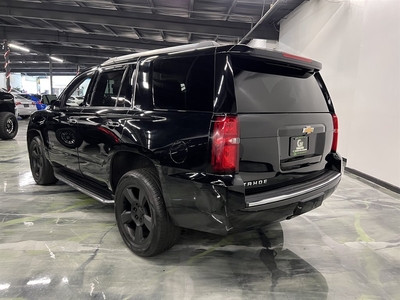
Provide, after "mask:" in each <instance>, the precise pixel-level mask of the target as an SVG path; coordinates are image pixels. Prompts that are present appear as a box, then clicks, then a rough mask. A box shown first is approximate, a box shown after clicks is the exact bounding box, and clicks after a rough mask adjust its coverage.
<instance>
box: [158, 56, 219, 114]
mask: <svg viewBox="0 0 400 300" xmlns="http://www.w3.org/2000/svg"><path fill="white" fill-rule="evenodd" d="M152 84H153V96H154V107H155V108H164V109H181V110H197V111H210V112H211V111H212V110H213V89H214V57H213V56H212V55H204V56H195V57H181V58H169V59H158V60H156V61H155V62H154V66H153V76H152Z"/></svg>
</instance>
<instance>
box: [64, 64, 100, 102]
mask: <svg viewBox="0 0 400 300" xmlns="http://www.w3.org/2000/svg"><path fill="white" fill-rule="evenodd" d="M97 74H98V72H97V70H95V69H92V70H89V71H86V72H83V73H81V74H79V75H77V76H76V77H75V78H74V79H73V80H72V81H71V82H70V83H69V84H68V86H67V87H66V88H65V90H64V91H63V93H62V98H61V99H62V101H61V103H60V107H66V108H72V107H74V106H69V105H67V101H68V99H69V97H70V96H71V94H72V92H74V91H75V90H76V88H77V87H78V86H79V85H80V84H82V82H83V81H85V80H86V78H90V83H89V85H88V89H87V91H86V94H85V98H84V100H83V102H82V103H83V105H82V106H86V102H87V99H91V97H92V91H93V85H94V82H95V81H96V77H97ZM83 78H84V79H83ZM82 79H83V80H82Z"/></svg>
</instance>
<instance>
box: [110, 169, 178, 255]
mask: <svg viewBox="0 0 400 300" xmlns="http://www.w3.org/2000/svg"><path fill="white" fill-rule="evenodd" d="M115 216H116V219H117V225H118V229H119V232H120V234H121V236H122V239H123V240H124V242H125V244H126V245H127V246H128V248H129V249H130V250H131V251H132V252H134V253H135V254H137V255H139V256H144V257H149V256H154V255H157V254H159V253H161V252H164V251H166V250H168V249H169V248H171V247H172V246H173V245H174V244H175V242H176V240H177V237H179V235H180V228H179V227H177V226H175V225H174V224H173V223H172V221H171V219H170V217H169V215H168V213H167V210H166V208H165V204H164V199H163V195H162V192H161V188H160V183H159V180H158V177H157V174H156V173H155V172H154V171H152V170H151V169H139V170H134V171H129V172H128V173H126V174H125V175H124V176H122V178H121V179H120V181H119V183H118V186H117V190H116V193H115Z"/></svg>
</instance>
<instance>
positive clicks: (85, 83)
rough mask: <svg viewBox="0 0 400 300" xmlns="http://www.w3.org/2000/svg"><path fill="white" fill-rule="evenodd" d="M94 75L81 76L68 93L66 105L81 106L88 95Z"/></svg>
mask: <svg viewBox="0 0 400 300" xmlns="http://www.w3.org/2000/svg"><path fill="white" fill-rule="evenodd" d="M91 81H92V76H91V75H87V76H82V77H81V78H79V79H78V80H77V81H76V83H75V85H74V86H72V87H71V89H70V91H69V92H67V93H68V94H67V95H66V96H67V97H66V99H67V100H66V102H65V105H66V106H81V105H82V103H83V101H84V100H85V98H86V97H88V89H89V85H90V82H91Z"/></svg>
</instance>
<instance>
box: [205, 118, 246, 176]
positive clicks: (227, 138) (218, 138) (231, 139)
mask: <svg viewBox="0 0 400 300" xmlns="http://www.w3.org/2000/svg"><path fill="white" fill-rule="evenodd" d="M239 144H240V137H239V120H238V118H237V117H236V116H217V117H216V118H215V119H214V128H213V132H212V148H211V166H212V169H213V171H214V172H217V173H232V172H235V171H237V170H238V167H239Z"/></svg>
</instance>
